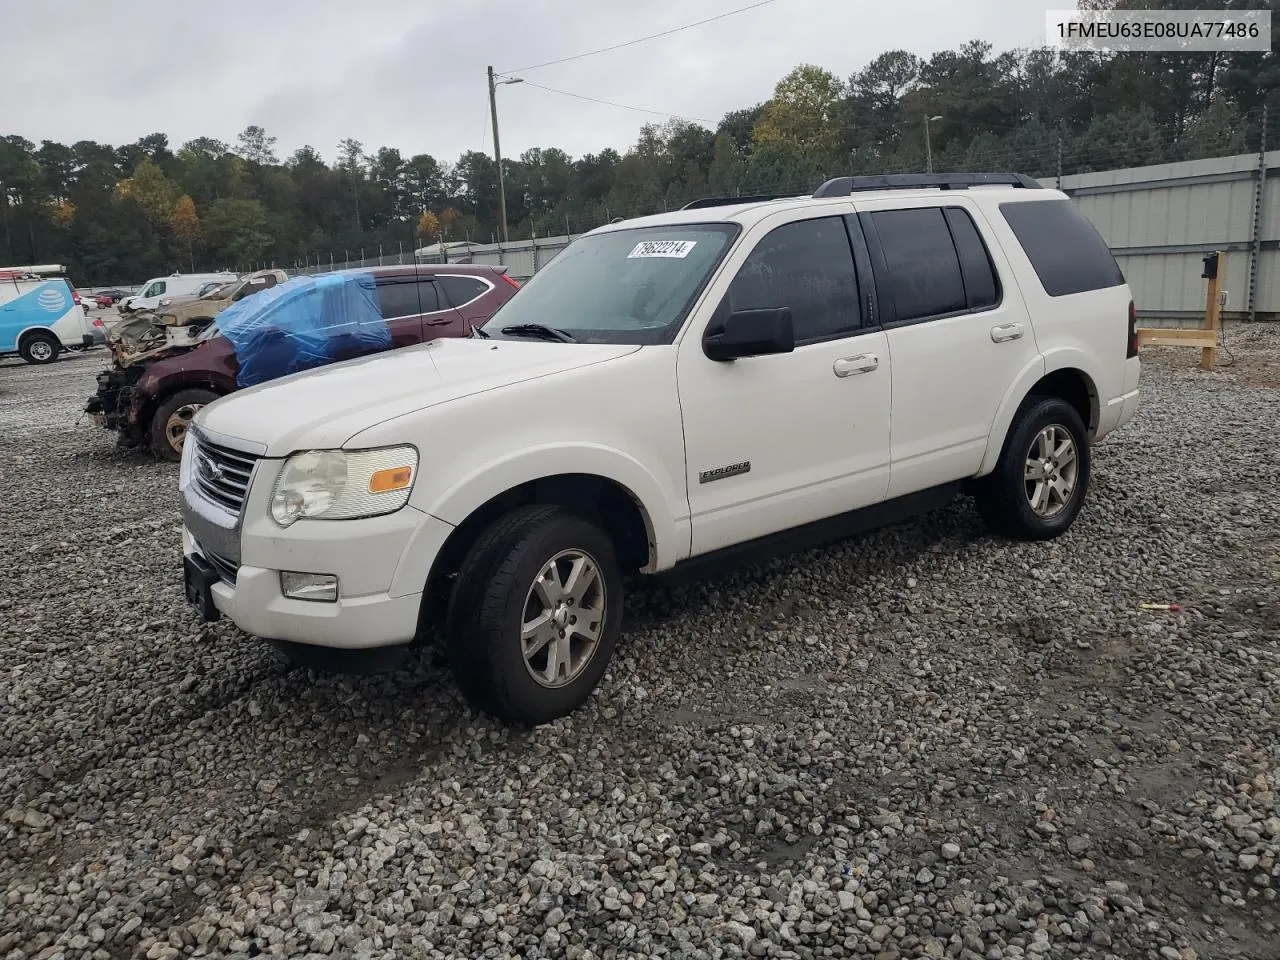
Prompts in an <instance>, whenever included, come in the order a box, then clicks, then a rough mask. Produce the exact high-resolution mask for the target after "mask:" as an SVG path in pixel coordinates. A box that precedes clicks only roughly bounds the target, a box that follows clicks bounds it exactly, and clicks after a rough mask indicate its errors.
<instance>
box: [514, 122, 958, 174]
mask: <svg viewBox="0 0 1280 960" xmlns="http://www.w3.org/2000/svg"><path fill="white" fill-rule="evenodd" d="M941 119H942V115H941V114H939V115H938V116H936V117H931V116H929V115H928V114H926V115H925V118H924V156H925V165H926V167H927V169H928V172H929V173H933V144H932V143H930V142H929V121H930V120H941ZM495 122H496V121H495ZM497 129H498V128H497V127H494V130H495V131H496V130H497ZM494 138H495V139H496V138H497V134H496V133H495V134H494Z"/></svg>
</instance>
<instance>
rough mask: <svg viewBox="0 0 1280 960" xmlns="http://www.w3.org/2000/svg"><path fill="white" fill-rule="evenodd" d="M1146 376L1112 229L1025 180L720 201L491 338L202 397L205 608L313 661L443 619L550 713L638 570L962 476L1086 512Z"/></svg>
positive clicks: (535, 282) (615, 629) (877, 186)
mask: <svg viewBox="0 0 1280 960" xmlns="http://www.w3.org/2000/svg"><path fill="white" fill-rule="evenodd" d="M1138 369H1139V361H1138V356H1137V339H1136V336H1135V333H1134V312H1133V303H1132V300H1131V297H1130V293H1129V288H1128V286H1127V285H1126V283H1125V280H1124V277H1123V276H1122V275H1121V272H1120V269H1119V267H1118V266H1117V265H1116V262H1115V260H1114V259H1113V257H1112V256H1111V254H1110V252H1109V251H1108V249H1107V247H1106V245H1105V243H1104V242H1103V241H1102V239H1101V237H1100V236H1099V235H1098V233H1097V232H1096V231H1095V230H1094V228H1093V227H1092V226H1091V225H1090V223H1089V222H1088V220H1086V219H1085V217H1084V216H1083V215H1082V214H1081V213H1080V212H1079V211H1078V210H1077V209H1076V207H1075V206H1074V205H1073V204H1072V202H1071V201H1070V200H1069V199H1068V198H1067V197H1066V196H1065V195H1063V194H1062V193H1059V192H1058V191H1055V190H1048V189H1042V188H1040V186H1039V185H1038V184H1037V183H1036V182H1035V181H1032V180H1029V179H1028V178H1026V177H1023V176H1021V175H1016V174H1014V175H1005V174H952V175H942V176H933V175H930V176H917V175H908V176H899V177H876V178H848V177H845V178H839V179H836V180H832V181H830V182H828V183H826V184H824V185H823V186H822V187H821V188H820V189H819V190H818V191H817V192H816V193H815V194H814V195H813V196H812V197H791V198H753V199H752V200H750V201H748V202H743V201H742V200H719V199H712V200H705V201H698V202H696V203H692V204H690V205H689V206H688V207H686V208H685V209H683V210H681V211H678V212H675V213H669V214H664V215H662V216H655V217H647V218H643V219H638V220H631V221H626V222H621V223H616V224H611V225H609V226H607V227H602V228H600V229H598V230H595V231H593V232H591V233H589V234H587V235H585V236H583V237H582V238H580V239H578V240H577V241H575V242H574V243H573V244H572V245H571V246H570V247H568V248H567V249H566V250H565V251H564V252H563V253H561V254H560V255H559V256H558V257H556V259H555V260H554V261H553V262H552V263H551V264H550V265H549V266H547V267H546V268H545V269H543V270H542V271H541V272H539V273H538V274H537V275H535V276H534V277H533V278H532V279H531V280H530V281H529V283H528V284H527V285H526V286H525V287H524V289H522V290H521V291H520V293H519V294H517V295H516V296H515V297H514V298H513V299H512V300H510V301H509V302H508V303H507V304H505V305H504V306H503V307H502V308H501V309H500V310H499V311H498V312H497V314H496V315H495V316H494V317H493V319H491V320H490V321H489V322H488V323H486V324H485V325H484V327H482V328H480V329H479V330H478V331H477V332H476V335H475V336H473V337H467V338H460V339H439V340H435V341H433V342H431V343H427V344H424V345H422V346H418V347H410V348H407V349H403V350H397V351H395V352H393V353H390V354H385V355H382V356H378V357H373V358H366V359H360V360H353V361H350V362H347V363H341V364H337V365H333V366H328V367H324V368H322V369H319V370H315V371H312V372H308V373H303V374H298V375H295V376H291V377H286V378H284V379H281V380H277V381H275V382H273V383H271V384H269V385H265V386H262V387H256V388H252V389H248V390H242V391H239V392H237V393H234V394H232V395H230V396H228V397H225V398H223V399H220V400H217V401H216V402H214V403H212V404H210V405H209V406H206V407H205V408H204V409H203V410H202V411H201V412H200V414H199V416H198V417H197V418H196V422H195V425H194V427H193V430H192V433H191V435H190V436H193V437H194V438H195V441H196V442H194V443H192V442H188V443H187V444H186V445H185V446H184V448H183V457H182V466H181V477H180V481H179V484H180V487H181V502H182V511H183V516H184V521H185V529H184V532H183V552H184V554H185V561H184V571H185V582H186V590H187V596H188V598H189V599H190V600H191V601H192V602H193V603H195V604H196V605H197V606H198V607H199V608H200V609H201V611H202V613H203V615H204V616H205V617H206V618H210V619H215V618H217V617H218V616H219V614H220V613H221V614H225V615H226V616H228V617H229V618H230V619H231V620H233V621H234V622H235V623H236V624H237V625H238V626H239V627H241V628H242V629H244V630H245V631H247V632H249V633H252V634H256V635H257V636H259V637H263V638H268V639H271V640H274V641H280V642H281V645H282V646H283V647H284V648H285V649H286V650H288V651H289V652H290V653H291V654H292V655H293V656H295V657H302V658H303V659H307V658H306V657H305V656H304V655H305V654H307V653H308V651H309V652H310V653H311V654H315V653H316V652H317V651H319V650H322V649H328V650H330V651H332V650H333V648H343V649H346V650H352V649H360V650H362V651H364V652H365V654H368V653H370V652H372V651H373V650H374V649H375V648H390V647H395V648H399V649H403V648H405V647H407V646H408V645H411V644H413V643H415V642H419V641H421V640H422V639H423V638H425V637H427V636H428V635H430V634H432V633H434V632H435V629H434V628H437V627H438V628H439V633H440V636H441V637H442V639H443V642H444V645H445V650H446V652H447V655H448V659H449V661H450V662H451V664H452V666H453V669H454V672H455V674H456V677H457V680H458V682H459V683H460V685H461V686H462V688H463V689H464V691H465V692H466V694H467V695H468V697H469V698H470V699H471V700H472V702H473V703H475V704H476V705H477V706H479V707H481V708H482V709H485V710H487V711H489V712H492V713H493V714H495V715H497V716H499V717H502V718H505V719H508V720H511V721H516V722H523V723H538V722H542V721H546V720H550V719H552V718H555V717H557V716H561V715H563V714H565V713H568V712H569V711H571V710H573V709H574V708H575V707H576V706H578V705H579V704H581V703H582V702H583V701H584V700H585V699H586V698H587V697H588V696H589V695H590V694H591V692H592V690H593V688H594V687H595V686H596V684H597V682H598V681H599V679H600V677H601V676H602V674H603V672H604V670H605V668H606V666H607V664H608V662H609V658H610V655H611V654H612V653H613V649H614V645H615V642H616V641H617V638H618V633H619V629H620V628H621V625H622V592H623V582H624V581H623V577H624V574H627V573H629V572H634V571H639V572H643V573H656V572H659V571H665V570H669V569H671V568H673V567H677V566H682V565H685V564H687V563H688V562H690V561H692V560H695V559H698V560H702V559H709V558H713V557H717V556H720V555H723V554H724V553H725V552H726V551H730V550H735V551H736V550H737V548H742V547H744V546H747V547H755V546H763V547H766V548H768V547H772V548H774V549H776V548H777V545H778V542H779V540H780V539H783V538H784V536H783V535H785V539H786V540H787V541H788V543H790V544H799V543H811V542H813V541H816V540H823V539H831V538H835V537H840V536H844V535H846V534H848V533H849V532H852V531H854V530H857V529H859V528H865V527H867V526H869V525H873V524H876V523H882V522H885V521H887V520H891V519H896V518H899V517H901V516H903V515H904V514H906V513H909V512H913V511H918V510H922V509H928V508H932V507H934V506H937V505H939V504H942V503H944V502H946V501H947V500H948V499H949V498H950V497H952V496H953V495H954V494H956V493H958V492H960V491H962V490H964V491H966V492H968V493H970V494H972V496H973V497H974V498H975V499H976V501H977V504H978V506H979V508H980V509H981V512H982V515H983V517H985V519H986V520H987V522H988V523H989V524H990V526H991V527H992V528H993V529H994V530H996V531H998V532H1000V533H1002V534H1005V535H1009V536H1013V537H1019V538H1024V539H1031V540H1037V539H1047V538H1050V537H1054V536H1057V535H1058V534H1060V533H1062V532H1064V531H1065V530H1066V529H1067V528H1068V527H1070V526H1071V523H1072V521H1074V520H1075V518H1076V515H1077V514H1078V513H1079V511H1080V508H1081V506H1082V504H1083V502H1084V498H1085V492H1086V490H1087V488H1088V485H1089V471H1090V446H1091V444H1092V443H1093V442H1094V441H1096V440H1097V439H1099V438H1101V437H1103V436H1104V435H1106V434H1107V433H1109V432H1110V431H1112V430H1114V429H1115V428H1116V427H1117V426H1119V425H1120V424H1122V423H1124V422H1125V421H1126V420H1128V419H1129V418H1130V417H1131V416H1133V413H1134V410H1135V407H1136V405H1137V401H1138ZM313 659H314V658H313Z"/></svg>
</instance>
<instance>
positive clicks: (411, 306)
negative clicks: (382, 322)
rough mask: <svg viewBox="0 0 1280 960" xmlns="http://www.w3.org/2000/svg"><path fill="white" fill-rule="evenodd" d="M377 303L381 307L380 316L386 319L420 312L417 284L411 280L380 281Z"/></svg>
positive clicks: (409, 315)
mask: <svg viewBox="0 0 1280 960" xmlns="http://www.w3.org/2000/svg"><path fill="white" fill-rule="evenodd" d="M378 305H379V306H381V307H382V316H383V318H385V319H387V320H392V319H394V318H396V317H411V316H413V315H414V314H416V313H421V312H422V311H421V310H419V309H418V285H417V284H416V283H414V282H413V281H412V280H401V281H398V282H391V283H380V284H378Z"/></svg>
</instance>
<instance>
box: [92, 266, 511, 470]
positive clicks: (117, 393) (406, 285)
mask: <svg viewBox="0 0 1280 960" xmlns="http://www.w3.org/2000/svg"><path fill="white" fill-rule="evenodd" d="M338 272H340V273H346V274H372V275H373V278H374V284H375V289H376V292H377V298H378V305H379V307H380V308H381V313H382V317H383V319H385V320H386V323H387V330H388V332H389V333H390V348H391V349H395V348H397V347H407V346H411V345H413V344H416V343H424V342H426V341H428V340H435V339H436V338H438V337H465V336H470V335H471V331H472V329H473V328H474V327H478V326H480V325H482V324H483V323H485V322H486V321H487V320H488V319H489V318H490V317H491V316H493V314H494V312H495V311H496V310H497V309H498V307H500V306H502V304H504V303H506V302H507V301H508V300H510V299H511V297H512V296H514V295H515V293H516V291H517V290H518V289H520V285H519V284H518V283H517V282H516V281H515V280H513V279H512V278H511V277H509V276H507V268H506V267H500V266H487V265H481V264H476V265H471V264H466V265H462V264H457V265H454V264H448V265H436V264H422V265H419V266H417V267H413V266H397V267H369V268H366V269H363V270H347V271H338ZM162 313H163V311H162ZM163 321H164V317H163V316H161V317H160V318H159V321H158V322H157V324H156V326H155V327H152V328H150V329H149V330H148V332H147V333H146V334H145V336H144V337H143V338H138V339H136V340H135V341H134V342H124V341H122V340H120V339H118V338H117V335H116V334H113V335H112V336H113V339H112V340H111V341H110V346H111V351H112V355H113V358H114V362H113V365H112V368H111V369H109V370H104V371H102V373H100V374H98V390H97V393H96V394H94V396H92V397H90V398H89V402H88V404H87V405H86V406H85V411H86V412H87V413H89V414H90V415H91V416H92V417H93V419H94V420H95V421H96V422H97V423H98V424H99V425H100V426H103V427H106V428H108V429H112V430H118V431H119V432H120V433H121V437H122V440H123V441H124V442H125V443H126V444H129V445H135V446H150V448H151V449H152V450H153V451H154V452H155V453H156V454H157V455H159V456H161V457H163V458H164V459H166V460H177V459H179V457H181V455H182V443H183V440H184V439H185V437H186V434H187V424H188V423H190V422H191V418H192V417H194V416H195V414H196V412H197V411H198V410H199V409H200V408H201V407H203V406H204V405H205V404H207V403H211V402H212V401H213V400H215V399H217V398H218V397H220V396H222V395H224V394H227V393H231V392H232V391H234V390H236V389H237V383H236V379H237V373H238V371H239V362H238V361H237V359H236V354H235V349H234V347H233V346H232V344H231V342H230V341H229V340H228V339H227V338H226V337H224V336H220V335H218V332H217V330H216V328H215V327H214V326H213V324H216V323H217V320H216V319H215V320H213V321H204V323H205V326H204V327H199V328H193V327H191V326H171V327H165V326H164V325H163Z"/></svg>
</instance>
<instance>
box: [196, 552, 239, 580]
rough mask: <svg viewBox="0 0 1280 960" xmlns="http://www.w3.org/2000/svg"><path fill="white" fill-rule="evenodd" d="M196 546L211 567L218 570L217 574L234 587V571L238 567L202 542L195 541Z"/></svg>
mask: <svg viewBox="0 0 1280 960" xmlns="http://www.w3.org/2000/svg"><path fill="white" fill-rule="evenodd" d="M196 546H197V547H198V548H199V550H200V553H201V554H202V555H203V556H204V558H205V559H206V560H208V561H209V563H210V564H211V565H212V566H213V569H215V570H217V571H218V576H220V577H221V578H222V579H223V582H225V583H229V584H231V586H233V587H234V586H235V585H236V572H237V571H238V570H239V569H240V568H239V567H238V566H237V565H236V564H235V563H234V562H232V561H231V560H228V559H227V558H226V557H224V556H220V555H219V554H216V553H214V552H213V551H212V550H210V549H209V548H208V547H206V546H204V545H203V544H201V543H199V542H197V543H196Z"/></svg>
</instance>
